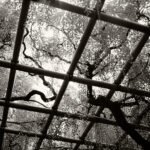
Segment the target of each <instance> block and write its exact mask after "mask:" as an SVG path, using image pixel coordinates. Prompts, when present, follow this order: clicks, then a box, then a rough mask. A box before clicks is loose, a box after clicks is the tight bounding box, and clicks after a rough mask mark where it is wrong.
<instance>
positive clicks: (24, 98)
mask: <svg viewBox="0 0 150 150" xmlns="http://www.w3.org/2000/svg"><path fill="white" fill-rule="evenodd" d="M34 95H39V96H40V97H41V99H42V100H43V102H50V101H53V100H55V98H56V96H52V97H50V98H47V97H46V96H45V94H44V93H42V92H41V91H38V90H32V91H31V92H29V93H28V94H27V95H26V96H16V97H11V98H10V101H16V100H24V101H30V98H31V97H32V96H34ZM0 99H1V100H6V98H0Z"/></svg>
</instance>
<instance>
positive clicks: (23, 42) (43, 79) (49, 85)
mask: <svg viewBox="0 0 150 150" xmlns="http://www.w3.org/2000/svg"><path fill="white" fill-rule="evenodd" d="M25 29H26V33H25V35H24V37H23V41H22V44H23V47H24V49H23V55H24V57H25V58H27V59H29V60H31V61H32V62H34V63H35V65H36V66H37V67H39V68H41V69H44V68H43V67H42V66H41V65H40V64H39V62H38V61H36V60H35V59H34V58H33V57H31V56H29V55H27V54H26V53H25V52H26V44H25V38H26V37H27V36H28V35H29V30H28V28H25ZM35 48H36V47H35ZM39 78H40V79H41V80H42V81H43V84H44V85H45V86H47V87H48V88H49V89H50V90H51V92H52V93H53V95H54V97H56V95H57V94H56V92H55V90H54V88H53V86H52V85H51V84H50V83H49V82H48V81H46V79H45V77H44V76H43V75H39Z"/></svg>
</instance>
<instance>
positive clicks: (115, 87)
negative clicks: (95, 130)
mask: <svg viewBox="0 0 150 150" xmlns="http://www.w3.org/2000/svg"><path fill="white" fill-rule="evenodd" d="M32 2H37V3H43V4H46V5H50V6H52V7H56V8H60V9H63V10H66V11H70V12H72V13H77V14H79V15H83V16H86V17H90V21H89V24H88V26H87V29H86V31H85V32H84V34H83V36H82V39H81V41H80V44H79V47H78V49H77V51H76V53H75V55H74V58H73V59H72V62H71V65H70V67H69V70H68V72H67V73H66V74H61V73H57V72H52V71H48V70H42V69H38V68H32V67H29V66H25V65H20V64H18V58H19V53H20V47H21V42H22V41H21V40H22V37H23V30H24V25H25V22H26V19H27V14H28V10H29V6H30V0H23V3H22V10H21V14H20V19H19V24H18V30H17V36H16V40H15V46H14V52H13V58H12V61H11V62H6V61H2V60H0V66H1V67H5V68H9V69H10V76H9V82H8V87H7V92H6V101H0V105H1V106H4V111H3V118H2V123H1V127H0V149H2V145H3V140H4V133H12V134H18V133H20V132H21V133H23V134H24V135H28V136H32V137H33V136H36V137H39V140H38V142H37V144H36V148H35V150H39V149H40V146H41V144H42V142H43V140H44V139H53V140H60V141H64V142H71V143H76V146H75V147H74V150H77V149H78V148H79V146H80V145H81V144H87V145H94V144H96V143H94V142H90V141H85V138H86V136H87V134H88V132H89V131H90V129H91V128H92V127H93V125H94V123H104V124H109V125H114V126H118V124H117V123H116V122H115V121H111V120H106V119H103V118H100V117H98V116H99V115H100V114H101V112H102V110H103V109H104V108H102V107H99V108H98V110H97V111H96V115H95V116H89V115H87V116H84V115H79V114H71V113H66V112H61V111H57V109H58V106H59V104H60V102H61V99H62V97H63V95H64V93H65V91H66V88H67V86H68V84H69V82H70V81H72V82H77V83H82V84H86V85H93V86H97V87H101V88H107V89H110V91H109V93H108V94H107V96H106V98H107V100H110V99H111V97H112V96H113V94H114V93H115V92H116V91H120V92H127V93H132V94H136V95H141V96H146V97H150V92H148V91H143V90H137V89H133V88H128V87H124V86H120V84H121V82H122V80H123V79H124V77H125V76H126V74H127V73H128V71H129V70H130V68H131V66H132V64H133V62H134V61H135V60H136V58H137V57H138V55H139V54H140V52H141V50H142V48H143V47H144V45H145V43H146V41H147V40H148V38H149V35H150V28H149V27H147V26H144V25H141V24H138V23H135V22H132V21H128V20H123V19H120V18H116V17H113V16H110V15H107V14H105V13H102V12H100V16H97V12H96V9H94V10H90V9H85V8H81V7H79V6H75V5H71V4H68V3H65V2H61V1H58V0H32ZM102 2H104V1H102ZM102 6H103V3H102ZM102 6H101V8H102ZM87 12H88V13H87ZM97 20H101V21H105V22H108V23H112V24H114V25H119V26H122V27H125V28H130V29H133V30H137V31H140V32H143V33H144V35H143V37H142V39H141V41H140V42H139V43H138V45H137V47H136V48H135V50H134V51H133V52H132V53H131V57H130V58H129V60H128V61H127V62H126V64H125V66H124V68H123V69H122V71H121V72H120V74H119V76H118V78H117V79H116V80H115V82H114V83H113V84H109V83H105V82H100V81H94V80H89V79H83V78H79V77H75V76H73V73H74V70H75V68H76V65H77V63H78V61H79V59H80V57H81V55H82V52H83V51H84V48H85V46H86V44H87V42H88V39H89V37H90V34H91V32H92V30H93V28H94V26H95V23H96V21H97ZM17 70H18V71H24V72H30V73H36V74H41V75H45V76H48V77H53V78H58V79H62V80H63V84H62V87H61V88H60V91H59V93H58V96H57V98H56V101H55V103H54V105H53V107H52V110H48V109H43V108H38V107H33V106H26V105H22V104H14V103H12V102H10V101H9V99H10V98H11V94H12V89H13V85H14V79H15V75H16V71H17ZM10 107H12V108H17V109H24V110H29V111H35V112H40V113H46V114H50V115H49V118H48V120H47V123H46V125H45V127H44V128H43V131H42V133H30V132H26V131H18V130H12V129H7V128H6V122H7V117H8V110H9V108H10ZM55 115H56V116H59V117H68V118H73V119H79V120H84V121H90V123H89V124H88V126H87V127H86V128H85V131H84V132H83V134H82V135H81V137H80V139H78V140H75V139H69V138H65V137H55V138H53V137H52V136H51V135H47V130H48V128H49V126H50V124H51V122H52V120H53V117H54V116H55ZM130 126H132V127H133V128H135V129H139V130H146V131H150V128H149V127H146V126H141V125H135V124H130ZM103 145H104V146H108V145H105V144H103ZM111 146H112V145H111Z"/></svg>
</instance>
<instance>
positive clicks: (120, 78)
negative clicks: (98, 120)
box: [73, 34, 149, 150]
mask: <svg viewBox="0 0 150 150" xmlns="http://www.w3.org/2000/svg"><path fill="white" fill-rule="evenodd" d="M148 38H149V34H144V35H143V37H142V38H141V40H140V42H139V43H138V45H137V46H136V48H135V49H134V50H133V51H132V53H131V55H130V58H129V60H128V61H127V62H126V64H125V66H124V67H123V69H122V71H121V72H120V74H119V76H118V77H117V79H116V80H115V82H114V84H115V85H120V84H121V82H122V81H123V79H124V77H125V76H126V75H127V73H128V71H129V70H130V68H131V67H132V65H133V62H134V61H135V60H136V58H137V57H138V55H139V54H140V52H141V50H142V48H143V47H144V45H145V43H146V42H147V40H148ZM114 93H115V90H110V91H109V93H108V94H107V96H106V99H107V100H108V101H109V100H110V99H111V98H112V96H113V95H114ZM103 110H104V107H99V108H98V109H97V111H96V113H95V116H99V115H100V114H101V113H102V111H103ZM93 125H94V123H93V122H90V123H89V124H88V126H87V127H86V129H85V130H84V132H83V134H82V135H81V137H80V139H81V140H84V139H85V137H86V136H87V134H88V133H89V131H90V130H91V128H92V127H93ZM79 146H80V144H76V146H75V147H74V149H73V150H77V149H78V147H79Z"/></svg>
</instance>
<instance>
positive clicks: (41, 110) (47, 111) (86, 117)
mask: <svg viewBox="0 0 150 150" xmlns="http://www.w3.org/2000/svg"><path fill="white" fill-rule="evenodd" d="M0 106H5V102H4V101H0ZM9 107H11V108H16V109H22V110H27V111H32V112H39V113H45V114H51V115H55V116H58V117H67V118H71V119H78V120H84V121H92V122H95V123H102V124H107V125H113V126H118V124H117V123H116V122H115V121H112V120H108V119H104V118H100V117H96V116H91V115H81V114H72V113H69V112H62V111H55V110H52V109H46V108H40V107H35V106H29V105H24V104H17V103H13V102H10V103H9ZM130 126H132V127H133V128H134V129H138V130H144V131H150V127H147V126H143V125H136V124H131V123H130Z"/></svg>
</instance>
